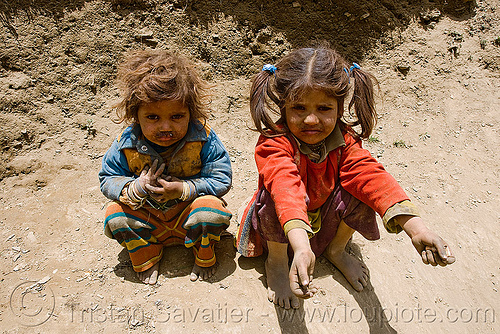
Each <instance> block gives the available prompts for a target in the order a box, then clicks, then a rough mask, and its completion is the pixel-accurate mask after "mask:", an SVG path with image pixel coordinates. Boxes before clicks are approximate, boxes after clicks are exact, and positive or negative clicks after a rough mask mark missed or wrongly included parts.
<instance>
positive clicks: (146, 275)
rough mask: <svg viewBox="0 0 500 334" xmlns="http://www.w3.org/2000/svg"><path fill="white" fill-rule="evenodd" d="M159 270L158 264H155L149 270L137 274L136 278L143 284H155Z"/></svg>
mask: <svg viewBox="0 0 500 334" xmlns="http://www.w3.org/2000/svg"><path fill="white" fill-rule="evenodd" d="M159 269H160V262H157V263H156V264H155V265H153V266H152V267H151V268H149V269H148V270H146V271H141V272H139V273H137V278H139V280H140V281H141V282H142V283H144V284H151V285H153V284H156V281H157V280H158V270H159Z"/></svg>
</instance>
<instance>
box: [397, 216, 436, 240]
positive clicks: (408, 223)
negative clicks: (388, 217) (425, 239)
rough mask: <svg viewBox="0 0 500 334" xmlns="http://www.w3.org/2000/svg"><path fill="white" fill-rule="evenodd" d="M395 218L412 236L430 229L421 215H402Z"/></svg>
mask: <svg viewBox="0 0 500 334" xmlns="http://www.w3.org/2000/svg"><path fill="white" fill-rule="evenodd" d="M395 219H396V221H397V223H398V224H399V225H400V226H401V228H403V230H404V231H405V232H406V234H407V235H408V236H409V237H410V238H413V237H414V236H416V235H417V234H420V233H422V232H426V231H429V229H428V228H427V226H425V224H424V221H423V220H422V218H420V217H416V216H408V215H400V216H396V217H395Z"/></svg>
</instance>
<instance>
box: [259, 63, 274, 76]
mask: <svg viewBox="0 0 500 334" xmlns="http://www.w3.org/2000/svg"><path fill="white" fill-rule="evenodd" d="M262 70H263V71H268V72H269V73H271V74H274V72H276V66H274V65H271V64H266V65H264V66H263V67H262Z"/></svg>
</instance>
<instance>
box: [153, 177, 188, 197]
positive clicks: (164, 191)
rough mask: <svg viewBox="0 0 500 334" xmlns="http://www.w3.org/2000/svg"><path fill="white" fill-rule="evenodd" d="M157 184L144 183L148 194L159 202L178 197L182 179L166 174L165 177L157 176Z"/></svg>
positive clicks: (180, 191) (180, 192)
mask: <svg viewBox="0 0 500 334" xmlns="http://www.w3.org/2000/svg"><path fill="white" fill-rule="evenodd" d="M156 183H157V185H150V184H146V189H147V191H148V192H149V194H150V196H151V197H152V198H153V199H154V200H155V201H157V202H159V203H164V202H166V201H169V200H171V199H176V198H179V197H180V196H181V194H182V188H183V186H182V181H181V180H179V179H178V178H176V177H172V176H167V177H166V178H165V179H163V178H161V177H158V178H157V180H156Z"/></svg>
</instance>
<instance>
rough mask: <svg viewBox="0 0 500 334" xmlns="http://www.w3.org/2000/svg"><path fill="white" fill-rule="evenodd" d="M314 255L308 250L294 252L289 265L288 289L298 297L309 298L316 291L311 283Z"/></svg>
mask: <svg viewBox="0 0 500 334" xmlns="http://www.w3.org/2000/svg"><path fill="white" fill-rule="evenodd" d="M315 261H316V256H315V255H314V253H313V252H312V251H311V250H310V249H309V250H304V251H298V252H295V253H294V256H293V260H292V265H291V266H290V273H289V279H290V289H291V290H292V292H293V293H294V294H295V295H296V296H297V297H299V298H305V299H307V298H311V297H312V296H314V294H315V293H316V292H317V291H318V289H317V287H316V286H315V285H314V283H312V279H313V272H314V263H315Z"/></svg>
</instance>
